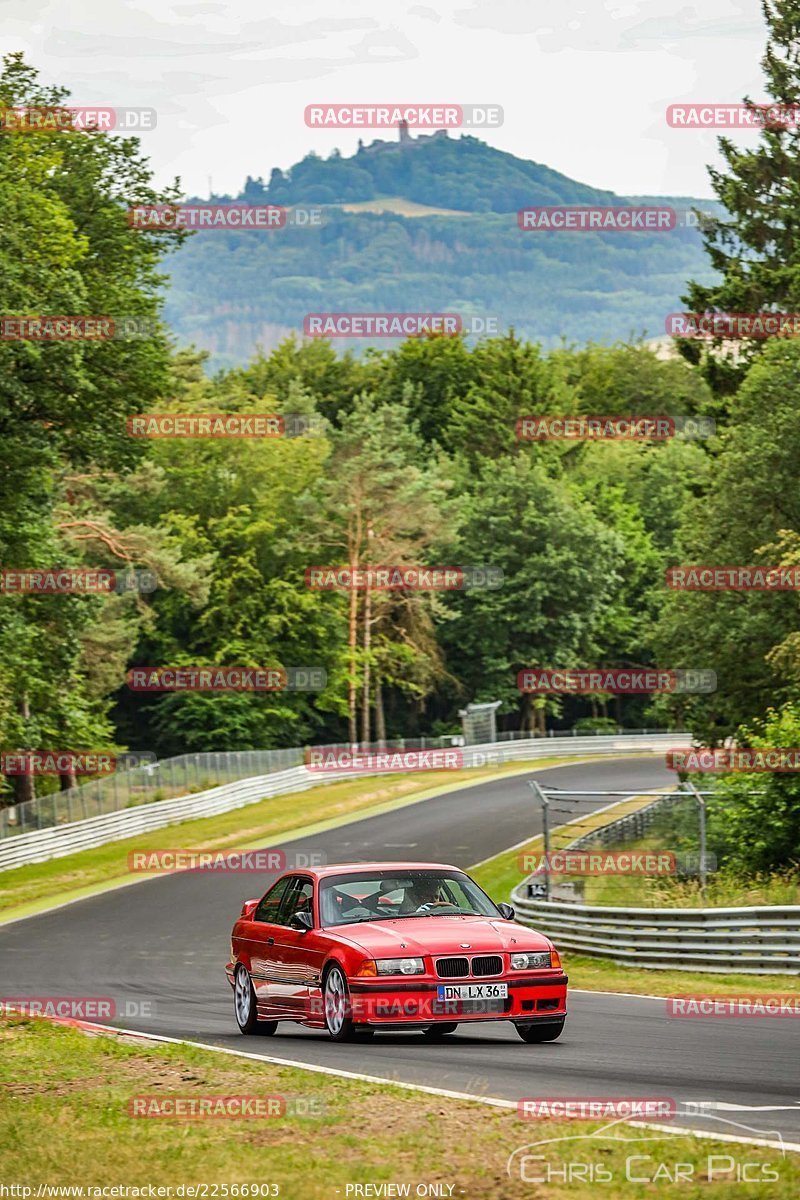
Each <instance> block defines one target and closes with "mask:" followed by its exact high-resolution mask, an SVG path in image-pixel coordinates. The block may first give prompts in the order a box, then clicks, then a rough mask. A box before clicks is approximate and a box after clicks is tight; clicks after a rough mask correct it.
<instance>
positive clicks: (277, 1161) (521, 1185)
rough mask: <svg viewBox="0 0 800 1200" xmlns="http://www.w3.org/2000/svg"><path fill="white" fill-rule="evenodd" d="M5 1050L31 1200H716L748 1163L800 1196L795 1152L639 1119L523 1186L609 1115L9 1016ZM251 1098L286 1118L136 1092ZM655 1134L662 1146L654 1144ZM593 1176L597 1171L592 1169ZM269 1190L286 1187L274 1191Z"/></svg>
mask: <svg viewBox="0 0 800 1200" xmlns="http://www.w3.org/2000/svg"><path fill="white" fill-rule="evenodd" d="M0 1045H2V1053H0V1097H2V1100H1V1102H0V1162H2V1180H3V1182H4V1183H5V1184H6V1185H17V1186H18V1187H19V1186H23V1187H24V1186H27V1187H30V1188H32V1189H33V1191H32V1192H31V1193H29V1195H34V1196H35V1195H36V1189H37V1188H38V1186H39V1185H40V1184H46V1185H50V1186H54V1187H59V1186H60V1187H76V1186H81V1185H82V1186H83V1187H84V1188H87V1187H89V1186H92V1187H109V1186H115V1185H122V1186H128V1187H139V1188H142V1187H143V1188H145V1189H147V1187H148V1185H152V1186H154V1187H171V1188H173V1189H174V1188H178V1187H179V1186H180V1185H195V1186H196V1185H207V1187H208V1191H207V1192H206V1195H207V1196H214V1195H215V1194H216V1195H217V1196H226V1195H227V1196H243V1195H279V1196H280V1197H284V1198H287V1200H335V1198H336V1197H341V1198H342V1200H345V1198H346V1197H347V1196H359V1195H360V1196H364V1195H371V1196H380V1195H381V1194H383V1195H387V1194H388V1195H403V1194H407V1195H411V1196H414V1195H416V1194H421V1195H424V1194H426V1193H424V1192H420V1193H418V1192H417V1191H416V1189H417V1187H418V1185H420V1184H423V1185H428V1186H430V1185H432V1184H438V1185H439V1186H440V1189H441V1190H440V1191H438V1192H435V1191H430V1192H428V1193H427V1194H428V1195H439V1196H452V1197H458V1198H463V1200H519V1197H520V1196H521V1195H527V1196H531V1197H532V1198H533V1200H539V1197H542V1196H544V1195H546V1196H547V1197H548V1198H550V1197H552V1198H553V1200H567V1198H569V1200H595V1198H596V1196H597V1190H598V1182H596V1179H597V1175H596V1172H598V1171H600V1170H602V1171H603V1172H604V1175H603V1176H602V1181H605V1182H608V1181H609V1176H610V1177H611V1180H612V1181H613V1183H612V1186H611V1187H609V1188H608V1190H607V1191H606V1192H605V1193H604V1194H607V1195H615V1196H618V1195H621V1194H624V1195H625V1196H628V1197H630V1198H631V1200H638V1198H639V1197H645V1196H652V1195H653V1194H655V1193H657V1194H658V1195H660V1196H665V1197H670V1196H681V1197H683V1198H685V1200H693V1198H695V1197H700V1196H704V1195H708V1187H709V1182H713V1183H714V1187H713V1192H714V1196H715V1198H716V1200H733V1198H734V1197H740V1196H741V1195H742V1190H741V1189H742V1184H741V1183H739V1182H737V1168H739V1164H741V1163H742V1162H747V1163H749V1164H751V1166H750V1175H751V1176H752V1177H763V1176H764V1175H766V1174H767V1172H769V1173H771V1174H773V1175H774V1176H775V1178H774V1179H773V1181H772V1182H769V1183H766V1184H763V1185H758V1184H757V1185H752V1184H751V1185H749V1186H748V1187H747V1189H746V1190H747V1192H748V1194H749V1195H754V1196H767V1195H768V1196H769V1197H770V1198H771V1200H794V1198H795V1197H796V1196H797V1195H798V1194H800V1156H798V1155H792V1154H788V1155H787V1156H786V1157H782V1156H781V1154H780V1151H777V1150H775V1149H770V1148H767V1147H754V1146H741V1145H733V1144H731V1143H724V1142H716V1141H710V1140H700V1139H698V1138H695V1137H693V1136H691V1135H689V1134H679V1135H676V1134H671V1133H663V1134H662V1133H656V1132H654V1131H652V1130H645V1129H639V1128H637V1127H636V1126H634V1125H622V1126H620V1125H617V1126H615V1127H614V1129H613V1130H612V1131H611V1133H612V1134H613V1135H615V1136H616V1137H617V1138H619V1137H621V1136H624V1137H625V1138H626V1139H635V1140H627V1141H625V1142H619V1141H615V1140H611V1139H609V1138H604V1139H603V1140H602V1141H600V1140H597V1139H595V1140H594V1141H592V1140H586V1139H585V1137H584V1138H582V1140H579V1141H577V1142H576V1141H574V1140H570V1141H566V1142H558V1141H557V1142H555V1143H553V1144H552V1145H545V1146H538V1147H536V1148H535V1149H533V1150H531V1154H541V1155H542V1156H543V1157H542V1159H541V1160H540V1161H537V1162H536V1163H533V1162H532V1161H529V1165H528V1167H527V1170H528V1172H533V1171H535V1172H536V1173H537V1174H538V1175H539V1176H540V1178H541V1177H542V1175H543V1174H544V1173H545V1172H547V1173H548V1174H550V1176H551V1179H552V1180H553V1181H552V1182H549V1183H548V1184H547V1185H546V1188H545V1189H544V1190H543V1187H542V1186H536V1185H532V1184H530V1183H528V1182H521V1180H520V1176H519V1172H518V1171H517V1173H516V1175H515V1177H511V1178H509V1176H508V1174H507V1172H506V1162H507V1160H508V1156H509V1155H510V1154H511V1153H512V1152H513V1151H515V1150H517V1149H518V1148H520V1147H522V1146H526V1145H529V1144H530V1143H531V1142H540V1141H542V1140H545V1139H549V1138H556V1139H559V1138H564V1137H569V1138H571V1139H574V1138H575V1137H576V1136H578V1135H589V1134H591V1133H594V1132H595V1131H596V1130H598V1129H599V1128H600V1126H601V1123H598V1122H592V1123H589V1122H573V1121H570V1122H568V1123H565V1122H558V1123H554V1122H550V1121H548V1122H542V1121H530V1120H522V1119H521V1118H520V1117H518V1116H517V1113H516V1112H515V1111H514V1110H508V1109H492V1108H490V1107H488V1106H483V1105H480V1104H476V1103H470V1102H468V1101H459V1100H452V1099H445V1098H439V1097H435V1096H430V1095H427V1094H424V1093H419V1092H413V1091H409V1090H403V1089H400V1088H396V1087H391V1086H388V1085H376V1084H369V1083H365V1082H360V1081H354V1080H349V1079H338V1078H335V1077H332V1076H325V1075H320V1074H315V1073H312V1072H306V1071H301V1070H297V1069H295V1068H287V1067H280V1066H276V1065H273V1064H271V1063H265V1062H261V1063H256V1062H247V1061H245V1060H242V1059H236V1058H230V1057H226V1056H222V1055H219V1054H214V1053H213V1052H212V1051H204V1050H197V1049H195V1048H193V1047H191V1046H154V1045H147V1044H141V1043H136V1044H133V1043H129V1042H125V1041H123V1040H120V1039H118V1038H111V1037H106V1036H92V1037H87V1036H86V1034H83V1033H81V1032H79V1031H77V1030H74V1029H68V1028H65V1027H63V1026H58V1025H53V1024H51V1023H49V1022H46V1021H38V1020H37V1021H31V1020H28V1019H25V1018H21V1017H13V1016H12V1017H7V1018H2V1019H0ZM543 1051H544V1053H547V1054H551V1053H556V1054H557V1053H558V1050H557V1047H556V1046H553V1047H549V1048H542V1047H529V1046H523V1045H522V1043H520V1049H519V1053H520V1054H524V1055H526V1056H528V1057H530V1058H531V1059H535V1058H536V1057H537V1055H538V1054H540V1053H542V1052H543ZM345 1065H347V1066H350V1065H351V1064H350V1062H349V1061H348V1062H347V1063H346V1064H345ZM567 1090H568V1089H567ZM532 1091H535V1089H534V1088H532ZM241 1095H247V1096H259V1097H273V1098H275V1097H280V1098H283V1100H284V1103H285V1106H286V1111H285V1112H284V1113H283V1114H282V1115H278V1116H272V1117H265V1118H261V1119H224V1118H216V1119H209V1118H207V1119H195V1120H176V1119H169V1118H153V1119H146V1118H137V1117H132V1116H130V1115H129V1110H130V1104H131V1100H132V1099H133V1098H135V1097H141V1096H147V1097H158V1098H159V1099H160V1100H161V1101H163V1100H164V1099H165V1098H170V1097H172V1098H174V1097H176V1096H180V1097H191V1098H192V1099H193V1100H194V1101H197V1100H199V1099H201V1098H206V1097H209V1096H216V1097H219V1096H227V1097H233V1096H241ZM292 1110H294V1111H292ZM309 1113H313V1114H314V1115H308V1114H309ZM645 1138H646V1139H648V1140H647V1141H644V1140H642V1139H645ZM653 1138H657V1139H658V1140H656V1141H652V1140H649V1139H653ZM633 1155H647V1156H648V1157H647V1158H646V1159H644V1160H642V1159H636V1160H635V1170H634V1169H633V1167H631V1168H629V1172H630V1173H632V1174H636V1175H638V1176H639V1177H642V1176H645V1175H649V1176H650V1177H652V1176H654V1175H655V1173H656V1170H657V1169H658V1164H659V1163H663V1164H664V1165H665V1166H666V1167H667V1168H668V1169H669V1170H670V1172H674V1171H675V1167H676V1164H686V1165H685V1166H684V1173H685V1174H686V1172H687V1171H688V1170H689V1169H691V1172H692V1182H688V1183H687V1182H684V1183H679V1184H676V1185H675V1186H674V1187H673V1186H669V1184H665V1183H664V1179H665V1176H664V1173H663V1169H662V1174H661V1179H660V1181H659V1182H656V1183H652V1184H639V1183H631V1182H627V1181H626V1159H628V1158H629V1157H630V1156H633ZM709 1159H711V1169H712V1177H711V1179H710V1180H709ZM576 1161H577V1162H578V1163H579V1164H588V1165H589V1167H590V1168H591V1169H592V1173H593V1174H594V1175H595V1179H594V1180H591V1179H584V1180H583V1181H581V1180H580V1179H578V1180H577V1181H573V1182H565V1181H564V1179H563V1175H564V1174H565V1172H566V1170H567V1164H569V1163H570V1162H576ZM586 1171H587V1166H586V1165H584V1166H583V1172H584V1175H585V1173H586ZM243 1184H247V1185H259V1186H260V1190H259V1192H245V1191H243V1190H242V1187H241V1185H243ZM368 1184H371V1185H373V1188H372V1189H370V1190H368V1191H364V1190H360V1191H355V1190H354V1188H355V1187H356V1186H357V1185H361V1186H362V1188H365V1187H366V1185H368ZM381 1184H384V1185H386V1184H395V1185H400V1186H401V1187H402V1185H408V1187H409V1191H408V1192H404V1191H394V1192H392V1191H389V1192H387V1191H386V1190H383V1191H376V1190H373V1189H374V1188H375V1187H376V1185H377V1186H378V1187H379V1186H380V1185H381ZM225 1185H227V1187H228V1189H229V1190H228V1191H225V1190H223V1188H224V1186H225ZM269 1185H274V1188H275V1190H267V1189H268V1186H269ZM215 1187H216V1188H217V1189H218V1190H217V1191H216V1192H215V1191H214V1188H215ZM601 1190H602V1189H601ZM8 1194H9V1195H11V1194H12V1193H10V1192H9V1193H8ZM13 1194H14V1195H17V1196H20V1195H24V1194H23V1193H20V1192H16V1193H13ZM73 1194H75V1195H79V1193H73ZM173 1194H174V1193H173ZM183 1194H184V1195H186V1194H187V1193H186V1192H185V1191H184V1193H183ZM84 1195H85V1196H87V1197H88V1196H90V1193H88V1192H85V1193H84ZM139 1195H144V1196H146V1195H147V1191H146V1190H145V1191H144V1192H140V1193H139Z"/></svg>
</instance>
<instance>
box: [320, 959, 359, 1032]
mask: <svg viewBox="0 0 800 1200" xmlns="http://www.w3.org/2000/svg"><path fill="white" fill-rule="evenodd" d="M322 994H323V1007H324V1012H325V1028H326V1029H327V1031H328V1034H329V1036H330V1037H331V1039H332V1040H333V1041H334V1042H351V1041H352V1040H353V1038H354V1037H355V1036H356V1033H357V1026H356V1024H355V1022H354V1021H353V1018H352V1017H351V1016H350V1015H349V1014H350V1009H351V1005H350V992H349V990H348V987H347V980H346V979H345V977H344V972H343V971H342V968H341V967H338V966H333V967H331V968H330V970H329V971H328V974H327V975H326V976H325V983H324V986H323V991H322Z"/></svg>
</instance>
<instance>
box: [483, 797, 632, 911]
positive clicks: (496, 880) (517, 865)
mask: <svg viewBox="0 0 800 1200" xmlns="http://www.w3.org/2000/svg"><path fill="white" fill-rule="evenodd" d="M652 799H653V798H652V796H632V797H631V798H630V799H627V800H620V802H619V804H615V805H614V808H613V811H606V812H603V813H600V812H596V813H588V814H586V815H584V816H582V817H581V819H580V833H581V834H584V833H588V832H589V831H590V830H591V829H599V828H600V827H601V826H602V825H607V824H608V822H609V821H611V820H617V819H618V818H619V817H624V816H625V815H626V814H627V813H630V812H635V811H636V810H637V809H639V808H644V806H645V805H646V804H650V803H651V802H652ZM577 835H578V831H577V830H576V831H575V834H574V836H575V837H577ZM568 840H569V839H568V837H567V835H566V832H560V833H559V835H558V845H559V846H563V844H564V843H565V842H566V841H568ZM554 848H555V847H554ZM543 852H544V839H543V838H542V836H541V834H537V836H536V837H533V838H531V839H530V841H527V842H525V844H524V845H522V846H516V847H514V848H513V849H511V850H503V851H502V853H500V854H497V855H495V856H494V857H493V858H488V859H486V860H485V862H481V863H478V864H477V865H476V866H474V867H472V868H471V869H470V874H471V875H472V876H473V878H474V879H475V880H476V882H477V883H479V884H480V885H481V887H482V888H483V889H484V891H486V892H488V893H489V895H490V896H493V897H495V899H498V900H507V899H508V897H509V896H510V894H511V892H512V891H513V889H514V888H515V887H517V886H518V885H519V884H520V883H522V881H523V879H525V878H526V876H527V875H529V874H530V871H528V870H525V869H524V868H523V866H522V865H521V861H520V860H521V858H522V856H523V855H526V854H528V855H534V854H535V855H539V854H542V853H543ZM551 879H552V881H553V882H557V881H558V880H559V879H560V876H557V875H553V876H551Z"/></svg>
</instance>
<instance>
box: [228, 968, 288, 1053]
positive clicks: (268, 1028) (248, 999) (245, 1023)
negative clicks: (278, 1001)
mask: <svg viewBox="0 0 800 1200" xmlns="http://www.w3.org/2000/svg"><path fill="white" fill-rule="evenodd" d="M233 1011H234V1013H235V1015H236V1024H237V1025H238V1026H239V1032H240V1033H245V1034H253V1033H255V1034H261V1035H263V1036H265V1037H271V1036H272V1034H273V1033H274V1032H275V1030H276V1029H277V1028H278V1022H277V1021H259V1019H258V1008H257V1006H256V993H255V988H254V987H253V981H252V979H251V978H250V975H249V972H248V971H247V968H246V967H244V966H242V964H241V963H239V966H238V967H237V968H236V976H235V978H234V983H233Z"/></svg>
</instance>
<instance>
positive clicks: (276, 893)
mask: <svg viewBox="0 0 800 1200" xmlns="http://www.w3.org/2000/svg"><path fill="white" fill-rule="evenodd" d="M295 879H296V876H295V875H287V876H286V878H285V879H279V880H278V882H277V883H276V884H274V886H273V887H271V888H270V889H269V891H268V892H267V894H266V896H264V898H263V899H262V900H261V902H260V904H259V905H258V908H257V909H256V911H255V912H254V913H253V920H254V921H268V922H269V923H270V925H277V923H278V909H279V908H280V905H281V900H282V899H283V897H284V896H285V894H286V891H287V889H288V888H289V885H290V884H292V883H294V881H295Z"/></svg>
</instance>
